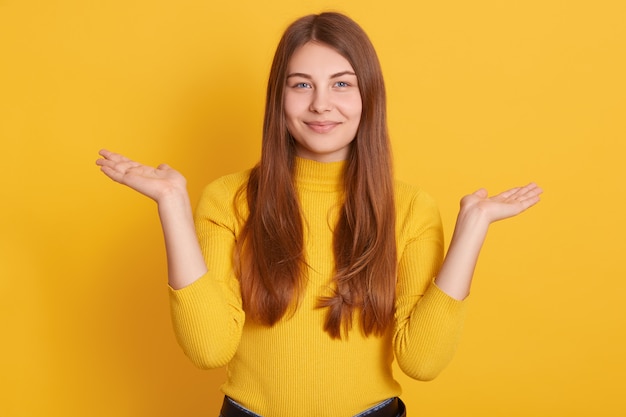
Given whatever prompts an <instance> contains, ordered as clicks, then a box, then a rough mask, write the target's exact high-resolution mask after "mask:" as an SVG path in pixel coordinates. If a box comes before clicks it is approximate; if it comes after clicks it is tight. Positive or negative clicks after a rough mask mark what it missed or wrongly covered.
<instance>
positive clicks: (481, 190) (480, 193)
mask: <svg viewBox="0 0 626 417" xmlns="http://www.w3.org/2000/svg"><path fill="white" fill-rule="evenodd" d="M473 194H474V195H475V196H476V197H478V198H487V196H488V195H489V193H488V192H487V190H486V189H484V188H479V189H478V190H476V191H474V193H473Z"/></svg>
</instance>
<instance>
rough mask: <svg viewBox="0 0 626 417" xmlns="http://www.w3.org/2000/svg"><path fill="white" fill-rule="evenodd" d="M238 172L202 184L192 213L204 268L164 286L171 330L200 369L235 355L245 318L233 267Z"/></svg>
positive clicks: (238, 182)
mask: <svg viewBox="0 0 626 417" xmlns="http://www.w3.org/2000/svg"><path fill="white" fill-rule="evenodd" d="M242 180H243V176H242V175H237V176H235V175H233V176H228V177H223V178H221V179H220V180H217V181H215V182H213V183H211V184H210V185H208V186H207V187H206V188H205V190H204V192H203V194H202V196H201V199H200V202H199V204H198V207H197V209H196V213H195V223H196V231H197V235H198V240H199V242H200V247H201V249H202V252H203V255H204V258H205V261H206V264H207V268H208V272H207V273H206V274H205V275H204V276H202V277H201V278H200V279H198V280H197V281H195V282H194V283H192V284H191V285H189V286H187V287H185V288H182V289H179V290H174V289H172V288H171V287H170V306H171V314H172V322H173V326H174V332H175V334H176V337H177V339H178V342H179V344H180V345H181V346H182V348H183V351H184V352H185V354H186V355H187V356H188V357H189V358H190V359H191V360H192V362H193V363H194V364H195V365H196V366H199V367H201V368H216V367H220V366H224V365H226V364H227V363H228V362H229V361H230V360H231V358H232V357H233V355H234V354H235V352H236V350H237V347H238V345H239V341H240V339H241V332H242V329H243V324H244V321H245V314H244V312H243V308H242V303H241V294H240V292H239V283H238V281H237V278H236V276H235V273H234V268H233V250H234V247H235V236H236V234H237V228H238V220H237V216H236V214H235V213H236V211H235V210H234V207H233V204H234V198H235V193H236V190H237V189H238V184H241V182H242Z"/></svg>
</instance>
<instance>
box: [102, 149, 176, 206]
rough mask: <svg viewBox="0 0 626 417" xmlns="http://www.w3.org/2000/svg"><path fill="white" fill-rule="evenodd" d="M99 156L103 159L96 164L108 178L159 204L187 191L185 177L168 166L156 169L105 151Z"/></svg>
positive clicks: (163, 165)
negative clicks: (166, 198) (171, 195)
mask: <svg viewBox="0 0 626 417" xmlns="http://www.w3.org/2000/svg"><path fill="white" fill-rule="evenodd" d="M99 154H100V156H102V158H100V159H98V160H97V161H96V164H97V165H99V166H100V169H101V170H102V172H103V173H104V174H105V175H106V176H108V177H109V178H111V179H112V180H114V181H116V182H119V183H120V184H124V185H126V186H128V187H130V188H132V189H133V190H136V191H138V192H140V193H141V194H144V195H145V196H148V197H150V198H151V199H153V200H155V201H157V202H159V200H160V199H161V198H163V197H165V196H167V195H168V194H170V193H172V192H176V191H185V189H186V180H185V177H183V176H182V175H181V174H180V173H179V172H178V171H176V170H174V169H172V168H171V167H169V166H168V165H166V164H161V165H159V166H158V167H156V168H154V167H151V166H147V165H143V164H141V163H139V162H135V161H133V160H131V159H128V158H126V157H125V156H123V155H120V154H117V153H114V152H111V151H108V150H105V149H103V150H101V151H100V152H99Z"/></svg>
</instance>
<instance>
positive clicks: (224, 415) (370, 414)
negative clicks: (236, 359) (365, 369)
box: [220, 397, 406, 417]
mask: <svg viewBox="0 0 626 417" xmlns="http://www.w3.org/2000/svg"><path fill="white" fill-rule="evenodd" d="M220 417H262V416H260V415H258V414H255V413H253V412H252V411H250V410H248V409H247V408H245V407H243V406H241V405H240V404H237V403H236V402H235V401H233V400H232V399H230V398H229V397H224V402H223V404H222V411H221V412H220ZM294 417H297V416H294ZM354 417H406V408H405V406H404V403H403V402H402V401H401V400H400V398H397V397H395V398H390V399H388V400H385V401H383V402H381V403H380V404H377V405H375V406H374V407H372V408H370V409H367V410H365V411H363V412H362V413H359V414H357V415H356V416H354Z"/></svg>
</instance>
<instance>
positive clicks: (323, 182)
mask: <svg viewBox="0 0 626 417" xmlns="http://www.w3.org/2000/svg"><path fill="white" fill-rule="evenodd" d="M345 166H346V161H338V162H317V161H313V160H311V159H304V158H300V157H296V160H295V167H294V179H295V181H296V185H297V186H298V187H305V188H306V189H309V190H312V191H327V192H336V191H341V190H342V189H343V171H344V168H345Z"/></svg>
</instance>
